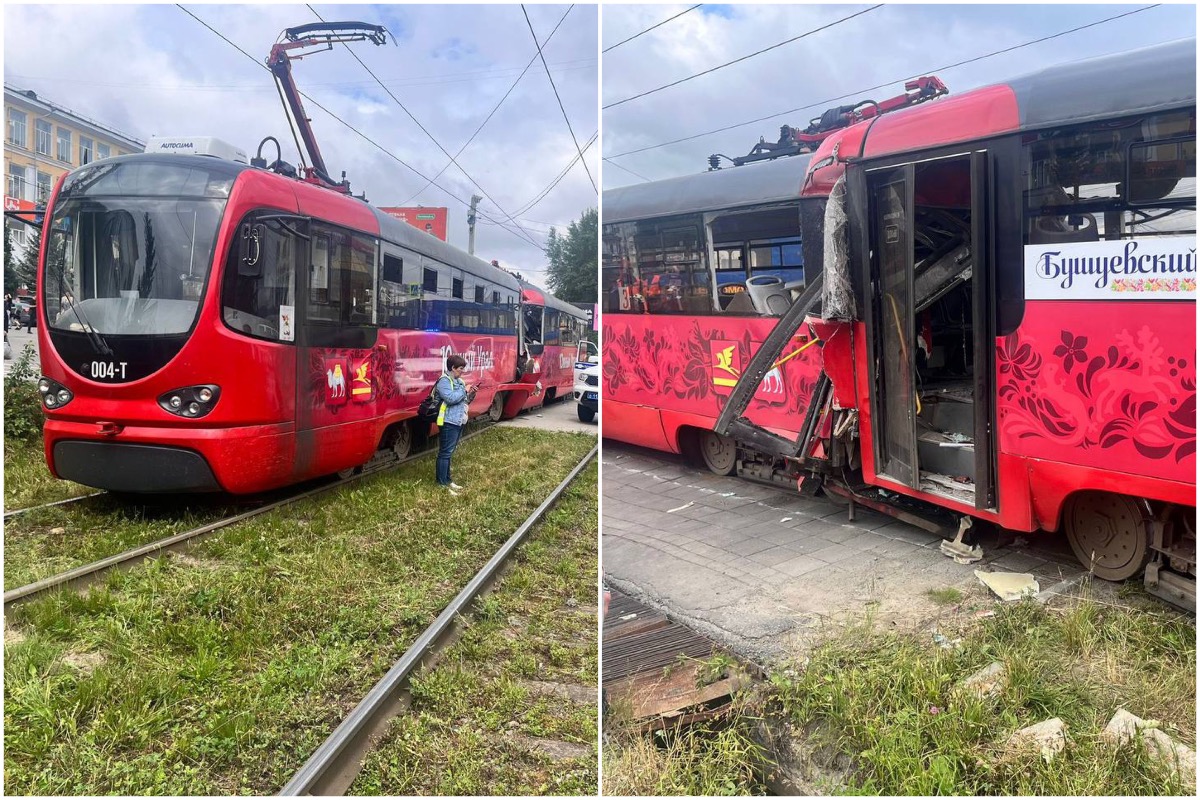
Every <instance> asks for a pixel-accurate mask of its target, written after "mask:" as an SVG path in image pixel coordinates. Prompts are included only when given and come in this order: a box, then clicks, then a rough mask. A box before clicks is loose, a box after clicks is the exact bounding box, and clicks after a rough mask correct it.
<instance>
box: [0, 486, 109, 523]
mask: <svg viewBox="0 0 1200 800" xmlns="http://www.w3.org/2000/svg"><path fill="white" fill-rule="evenodd" d="M105 494H108V492H105V491H99V492H92V493H91V494H81V495H79V496H78V497H68V498H66V499H65V500H55V501H54V502H52V503H42V504H41V505H37V506H26V507H25V508H14V509H13V510H12V511H5V512H4V519H5V520H9V519H12V518H13V517H19V516H20V515H22V514H28V513H29V512H31V511H41V510H42V509H43V508H54V507H55V506H65V505H69V504H71V503H78V502H79V501H80V500H89V499H91V498H93V497H100V496H102V495H105Z"/></svg>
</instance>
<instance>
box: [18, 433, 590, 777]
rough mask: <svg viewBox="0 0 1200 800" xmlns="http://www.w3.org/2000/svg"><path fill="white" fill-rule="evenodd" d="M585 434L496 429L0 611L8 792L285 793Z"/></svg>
mask: <svg viewBox="0 0 1200 800" xmlns="http://www.w3.org/2000/svg"><path fill="white" fill-rule="evenodd" d="M594 442H595V439H594V438H593V437H584V436H573V435H566V434H553V433H545V432H538V431H527V430H510V429H505V430H499V429H498V430H495V431H491V432H489V433H488V435H486V436H483V437H478V438H476V439H473V440H470V441H468V442H465V443H464V444H463V445H462V447H461V448H460V449H459V452H458V453H457V454H456V455H455V474H456V477H457V479H458V480H459V481H460V482H462V483H463V484H465V485H466V486H468V487H469V491H468V493H467V494H465V495H464V496H462V497H460V498H452V497H450V496H449V495H447V494H446V493H445V492H444V491H439V490H438V488H437V487H436V486H435V484H434V481H433V478H432V470H433V465H432V463H430V462H429V461H428V460H423V461H418V462H415V463H413V464H409V465H405V466H404V467H401V468H399V469H398V470H395V471H393V472H390V473H387V474H383V475H379V476H374V477H372V478H368V479H366V480H364V481H361V482H359V483H357V484H354V485H352V486H348V487H345V488H344V489H342V490H340V491H338V492H334V493H331V494H327V495H323V496H322V497H320V498H314V499H312V500H308V501H302V502H300V503H297V504H295V505H292V506H289V507H287V508H285V509H281V510H278V511H275V512H270V513H268V514H264V515H262V516H260V517H256V518H254V519H253V520H250V521H247V522H245V523H242V524H240V525H238V526H235V527H233V528H230V529H228V530H226V531H223V532H221V533H219V534H217V535H216V536H214V538H212V539H210V540H208V541H207V542H205V543H204V544H202V545H200V546H199V547H198V548H196V549H195V551H193V552H192V553H191V557H190V558H188V559H179V558H176V557H164V558H162V559H157V560H155V561H152V562H150V563H149V564H148V565H147V566H145V567H142V568H138V569H134V570H132V571H129V572H125V573H118V574H113V575H111V576H109V577H108V578H107V580H106V581H105V582H104V583H103V584H101V585H98V586H96V587H93V588H92V589H90V590H89V591H88V592H87V593H86V594H77V593H71V592H60V593H58V594H56V595H53V596H50V597H47V598H44V599H41V600H37V601H34V602H31V603H29V604H27V605H22V606H19V607H18V608H16V609H15V610H14V611H12V612H11V613H9V614H8V619H7V620H6V624H7V626H8V629H9V630H10V631H12V632H13V637H12V640H11V641H9V640H8V639H9V636H8V635H7V634H6V645H5V661H4V668H5V692H6V699H5V707H4V717H5V726H4V737H5V789H6V792H7V793H8V794H232V793H255V794H265V793H272V792H276V791H278V790H279V788H280V787H281V786H282V785H283V784H284V783H285V782H286V781H287V780H288V779H289V778H290V777H291V776H292V774H293V773H294V771H295V770H296V769H298V768H299V767H300V765H301V764H302V763H303V761H304V759H306V758H307V757H308V756H309V755H310V754H311V753H312V751H313V750H314V749H315V748H316V747H317V746H318V745H319V744H320V742H321V741H323V740H324V738H325V737H326V736H328V734H329V733H330V732H331V731H332V730H333V728H334V727H336V725H337V724H338V723H339V722H340V721H341V720H342V719H343V717H344V716H345V714H346V713H348V711H349V710H350V709H351V708H352V707H353V706H354V705H355V704H356V703H357V702H358V700H359V699H361V697H362V696H363V695H364V694H365V693H366V692H367V691H368V690H369V689H370V687H371V686H372V685H374V683H375V682H376V681H378V679H379V678H380V677H381V676H382V675H383V673H384V672H386V670H387V669H388V668H389V667H390V666H391V664H392V663H393V662H394V661H395V660H396V659H397V658H399V657H400V655H401V654H402V653H403V652H404V651H405V650H406V649H407V647H408V645H410V644H411V643H412V641H413V640H414V639H415V638H416V636H417V635H418V634H419V633H420V631H421V630H423V629H424V627H425V626H426V625H428V624H429V622H430V621H432V619H433V618H434V616H436V614H437V613H438V612H439V611H440V609H441V608H442V607H443V606H444V605H445V604H446V603H447V602H448V601H449V600H450V599H451V598H452V597H453V596H454V595H455V594H456V593H457V592H458V590H459V589H460V588H461V587H462V585H463V584H464V583H465V582H466V580H467V579H468V578H469V576H470V575H472V574H474V572H475V571H477V570H478V568H479V567H481V566H482V565H483V563H484V562H485V561H486V560H487V559H488V557H489V556H490V555H491V553H492V551H493V550H494V549H495V548H496V547H498V546H499V544H500V542H502V541H503V540H504V538H506V537H507V536H508V535H509V534H510V533H511V531H512V530H513V529H514V528H515V527H516V525H517V524H519V523H520V522H521V521H522V520H523V519H524V518H525V517H526V516H528V514H529V513H530V512H531V511H532V510H533V509H534V508H535V507H536V506H537V505H538V503H540V501H541V499H542V498H543V497H544V496H545V494H546V493H547V492H549V490H550V489H551V488H553V486H555V485H556V484H557V483H558V482H559V481H561V480H562V478H563V477H564V476H565V475H566V473H567V472H568V471H569V469H570V468H571V467H572V466H573V465H574V464H575V463H576V462H577V461H578V459H579V458H581V457H582V456H583V455H584V454H586V452H587V451H588V450H589V449H590V448H591V447H592V446H593V444H594Z"/></svg>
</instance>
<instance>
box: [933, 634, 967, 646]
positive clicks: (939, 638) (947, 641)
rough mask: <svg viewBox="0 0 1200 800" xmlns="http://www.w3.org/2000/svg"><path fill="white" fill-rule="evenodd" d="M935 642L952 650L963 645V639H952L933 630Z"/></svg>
mask: <svg viewBox="0 0 1200 800" xmlns="http://www.w3.org/2000/svg"><path fill="white" fill-rule="evenodd" d="M933 643H934V644H936V645H937V646H938V647H940V648H942V649H943V650H952V649H957V648H959V647H962V639H951V638H949V637H947V636H945V635H943V634H941V633H938V632H937V631H934V632H933Z"/></svg>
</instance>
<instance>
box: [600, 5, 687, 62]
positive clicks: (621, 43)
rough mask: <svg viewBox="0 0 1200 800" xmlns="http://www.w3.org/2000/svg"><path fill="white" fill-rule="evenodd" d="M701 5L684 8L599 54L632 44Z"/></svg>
mask: <svg viewBox="0 0 1200 800" xmlns="http://www.w3.org/2000/svg"><path fill="white" fill-rule="evenodd" d="M702 5H704V4H703V3H697V4H696V5H694V6H692V7H691V8H686V9H684V10H683V11H680V12H679V13H678V14H676V15H675V16H674V17H667V18H666V19H664V20H663V21H662V22H660V23H658V24H657V25H651V26H650V27H649V28H646V30H644V31H641V32H640V33H635V34H634V35H633V36H630V37H629V38H628V39H622V40H621V41H619V42H617V43H616V44H614V45H613V46H612V47H606V48H604V49H603V50H601V51H600V52H601V53H602V54H603V53H607V52H608V51H609V50H616V49H617V48H618V47H620V46H621V45H623V44H625V43H626V42H632V41H633V40H634V39H636V38H638V37H639V36H641V35H642V34H643V33H649V32H650V31H652V30H654V29H655V28H657V27H659V26H661V25H666V24H667V23H668V22H670V21H671V20H673V19H677V18H679V17H682V16H683V15H684V14H686V13H688V12H689V11H695V10H696V9H697V8H699V7H700V6H702Z"/></svg>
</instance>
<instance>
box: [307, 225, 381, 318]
mask: <svg viewBox="0 0 1200 800" xmlns="http://www.w3.org/2000/svg"><path fill="white" fill-rule="evenodd" d="M312 230H313V234H312V248H311V257H310V272H309V289H308V297H307V299H306V303H307V308H306V309H305V311H306V313H305V319H306V321H307V322H308V323H314V324H317V325H324V326H330V325H335V326H339V327H351V328H359V327H373V326H375V325H377V324H378V322H377V317H378V303H377V302H376V296H377V295H376V290H377V287H378V284H379V261H380V259H379V249H380V242H379V240H378V239H375V238H374V237H370V236H365V235H363V234H360V233H357V232H354V231H350V230H348V229H343V228H335V227H332V226H329V225H326V224H323V223H317V224H314V225H313V226H312ZM356 254H357V256H356ZM364 256H366V258H364ZM322 262H323V263H322ZM364 267H365V268H364ZM318 277H320V278H321V280H318ZM321 283H324V286H321V285H320V284H321ZM359 296H361V297H362V301H363V302H362V306H361V308H360V306H359V304H358V298H359ZM335 308H336V312H337V313H336V314H331V313H329V312H330V311H331V310H332V309H335Z"/></svg>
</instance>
